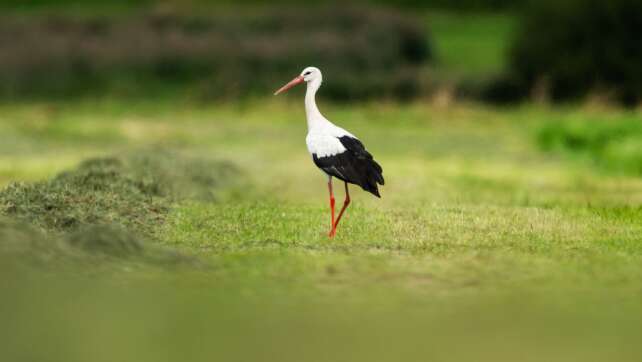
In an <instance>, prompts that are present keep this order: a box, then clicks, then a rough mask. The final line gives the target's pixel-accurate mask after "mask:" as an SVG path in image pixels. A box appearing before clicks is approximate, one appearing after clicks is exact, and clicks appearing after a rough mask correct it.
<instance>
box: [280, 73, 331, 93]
mask: <svg viewBox="0 0 642 362" xmlns="http://www.w3.org/2000/svg"><path fill="white" fill-rule="evenodd" d="M322 80H323V77H322V76H321V71H320V70H319V68H317V67H307V68H305V69H303V71H302V72H301V75H299V76H298V77H296V78H294V79H292V80H291V81H290V82H289V83H288V84H286V85H284V86H283V87H281V88H280V89H279V90H277V91H276V92H274V95H277V94H279V93H283V92H285V91H286V90H288V89H290V88H292V87H294V86H295V85H297V84H301V83H303V82H314V83H317V84H319V85H321V81H322Z"/></svg>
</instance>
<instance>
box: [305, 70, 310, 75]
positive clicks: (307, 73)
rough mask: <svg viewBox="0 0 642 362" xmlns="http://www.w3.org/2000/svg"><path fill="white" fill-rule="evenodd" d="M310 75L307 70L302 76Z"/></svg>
mask: <svg viewBox="0 0 642 362" xmlns="http://www.w3.org/2000/svg"><path fill="white" fill-rule="evenodd" d="M310 73H312V72H311V71H309V70H308V71H307V72H305V73H303V75H310Z"/></svg>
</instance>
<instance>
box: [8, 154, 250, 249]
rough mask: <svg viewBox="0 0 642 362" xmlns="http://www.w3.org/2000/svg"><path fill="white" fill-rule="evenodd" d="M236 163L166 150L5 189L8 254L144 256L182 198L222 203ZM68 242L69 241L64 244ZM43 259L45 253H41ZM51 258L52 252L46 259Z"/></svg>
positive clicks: (91, 163) (99, 161)
mask: <svg viewBox="0 0 642 362" xmlns="http://www.w3.org/2000/svg"><path fill="white" fill-rule="evenodd" d="M238 176H239V173H238V170H237V169H236V168H235V167H234V166H233V165H231V164H229V163H227V162H222V161H214V160H208V159H203V158H196V157H191V156H186V155H182V154H179V153H174V152H166V151H155V150H151V151H143V152H138V153H134V154H131V155H125V156H116V157H105V158H95V159H90V160H87V161H85V162H83V163H82V164H81V165H80V166H79V167H78V168H76V169H74V170H71V171H67V172H63V173H61V174H59V175H58V176H56V177H54V178H53V179H51V180H47V181H43V182H38V183H32V184H28V183H15V184H11V185H9V186H8V187H7V188H5V189H4V190H2V191H0V214H3V215H4V217H7V218H8V221H2V222H0V236H3V239H5V240H7V241H5V242H4V244H3V245H1V246H0V252H11V253H13V254H15V253H16V252H18V254H25V253H26V251H31V252H34V253H35V254H37V255H40V256H42V255H46V254H51V255H68V254H69V253H68V252H67V250H63V249H65V248H68V247H71V248H72V249H76V250H81V251H85V252H91V253H96V252H97V253H100V254H104V255H108V256H113V257H126V256H135V255H142V254H144V251H145V247H144V244H145V242H144V240H147V239H154V232H155V230H156V229H157V228H158V227H159V226H160V225H161V224H162V223H163V222H164V220H165V217H166V215H167V214H168V212H169V210H170V209H171V207H172V205H173V204H174V203H175V202H176V201H180V200H185V199H198V200H209V201H212V200H215V199H216V196H217V194H216V192H217V190H219V189H220V188H221V187H222V186H223V185H224V184H225V183H229V182H230V180H235V179H238ZM60 245H64V247H63V248H62V249H61V248H60ZM41 259H42V258H41ZM44 259H46V257H45V258H44Z"/></svg>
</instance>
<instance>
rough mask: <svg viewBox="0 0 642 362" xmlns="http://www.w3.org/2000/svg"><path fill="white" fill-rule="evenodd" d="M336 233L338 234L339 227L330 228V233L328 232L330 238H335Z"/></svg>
mask: <svg viewBox="0 0 642 362" xmlns="http://www.w3.org/2000/svg"><path fill="white" fill-rule="evenodd" d="M336 234H337V229H335V228H332V229H331V230H330V233H328V237H329V238H333V237H334V236H335V235H336Z"/></svg>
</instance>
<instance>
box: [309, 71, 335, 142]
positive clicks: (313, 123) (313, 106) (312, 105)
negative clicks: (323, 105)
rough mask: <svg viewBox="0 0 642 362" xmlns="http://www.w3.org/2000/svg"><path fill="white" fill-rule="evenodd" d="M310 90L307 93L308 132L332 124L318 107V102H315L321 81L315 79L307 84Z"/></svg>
mask: <svg viewBox="0 0 642 362" xmlns="http://www.w3.org/2000/svg"><path fill="white" fill-rule="evenodd" d="M307 86H308V89H307V90H306V92H305V114H306V117H307V119H308V132H309V131H310V130H311V129H313V128H316V127H319V126H323V125H325V124H328V123H330V121H328V120H327V119H325V117H323V115H322V114H321V112H319V108H318V107H317V102H316V100H315V95H316V94H317V90H319V87H321V81H320V80H318V79H314V80H312V81H310V82H308V83H307Z"/></svg>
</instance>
